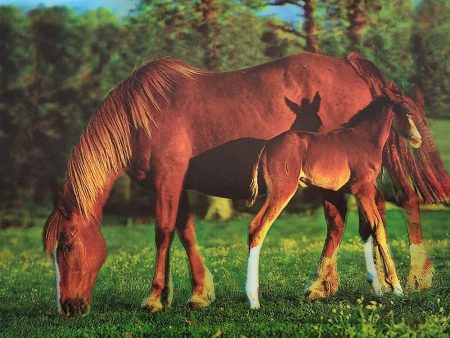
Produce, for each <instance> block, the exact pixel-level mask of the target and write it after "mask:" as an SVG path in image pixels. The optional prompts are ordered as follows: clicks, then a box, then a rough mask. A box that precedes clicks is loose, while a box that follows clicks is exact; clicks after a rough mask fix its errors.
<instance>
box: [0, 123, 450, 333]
mask: <svg viewBox="0 0 450 338" xmlns="http://www.w3.org/2000/svg"><path fill="white" fill-rule="evenodd" d="M430 125H431V128H432V131H433V135H434V138H435V140H436V143H437V146H438V148H439V149H440V151H441V156H442V159H443V161H444V163H445V166H446V168H447V170H449V168H450V143H449V138H448V137H447V136H446V135H447V133H448V130H449V127H450V123H449V122H448V121H445V120H431V121H430ZM436 209H440V211H423V213H422V219H423V234H424V239H425V245H426V247H427V249H428V253H429V254H430V256H431V259H432V261H433V263H434V267H435V277H434V282H433V288H432V289H430V290H427V291H425V292H421V293H416V292H415V293H408V294H406V295H405V296H403V297H401V298H399V297H395V296H394V295H392V294H386V295H384V296H383V297H376V296H375V295H374V294H373V292H372V290H371V288H370V286H369V284H368V283H367V282H366V272H365V265H364V256H363V248H362V245H361V243H360V240H359V237H358V235H357V213H356V211H355V210H352V211H351V212H350V213H349V217H348V220H347V226H346V231H345V236H344V240H343V243H342V246H341V250H340V253H339V263H338V266H339V271H340V272H341V283H340V288H339V291H338V293H337V294H336V295H335V296H334V297H332V298H330V299H325V300H319V301H314V302H310V301H305V300H303V291H304V288H305V287H306V286H307V285H308V283H310V282H311V281H312V278H313V277H314V274H315V269H316V268H317V264H318V261H319V257H320V253H321V250H322V245H323V240H324V238H325V229H326V228H325V221H324V218H323V214H322V211H321V210H320V209H319V211H318V212H317V213H316V214H314V215H312V216H311V215H306V214H299V215H294V214H282V216H281V217H280V219H279V220H278V221H277V222H275V224H274V225H273V227H272V229H271V231H270V233H269V235H268V237H267V240H266V242H265V244H264V247H263V249H262V253H261V276H260V279H261V285H260V288H261V309H260V310H258V311H251V310H249V309H248V306H247V299H246V296H245V294H244V291H243V286H244V281H245V273H246V262H247V246H246V242H247V233H246V230H247V226H248V223H249V221H250V219H251V216H250V215H241V216H240V217H239V218H237V219H234V220H232V221H229V222H224V223H217V222H206V221H202V220H197V228H198V234H199V242H200V245H201V247H202V253H203V256H204V257H205V258H206V263H207V265H208V267H209V268H210V270H211V272H212V273H213V275H214V280H215V286H216V296H217V299H216V302H215V303H213V304H212V305H211V306H210V307H209V308H206V309H202V310H189V309H188V307H187V306H186V304H187V300H188V298H189V295H190V281H189V271H188V265H187V259H186V255H185V253H184V250H183V248H182V246H181V244H180V242H179V240H178V238H175V240H174V246H173V248H172V255H171V267H172V273H173V280H174V293H175V294H174V302H173V306H172V309H170V310H169V311H166V312H163V313H157V314H149V313H145V312H143V311H142V310H141V309H140V304H141V301H142V300H143V298H144V297H145V296H146V294H147V292H148V291H149V288H150V283H151V276H152V272H153V264H154V257H155V247H154V226H153V224H143V225H135V226H128V227H122V226H115V225H113V224H117V223H119V220H118V219H116V218H113V217H106V219H105V222H104V223H105V224H104V226H103V233H104V235H105V237H106V241H107V243H108V250H109V255H108V258H107V260H106V263H105V265H104V266H103V268H102V269H101V270H100V275H99V278H98V280H97V284H96V288H95V292H94V301H93V304H92V309H91V313H90V314H89V315H88V316H86V317H75V318H60V317H58V316H57V315H56V307H55V279H54V271H53V265H52V262H51V260H50V258H48V257H47V256H46V255H44V253H43V252H42V244H41V232H42V225H43V222H45V218H44V216H45V215H46V214H47V212H49V210H47V209H45V208H38V209H37V213H38V214H39V215H36V214H33V215H32V216H33V219H32V222H33V224H35V225H36V226H34V227H32V228H29V229H20V228H9V229H6V230H2V231H0V336H9V337H17V336H39V337H42V336H61V337H64V336H89V337H91V336H118V337H123V336H126V337H132V336H157V337H159V336H180V335H192V336H216V337H217V336H222V335H223V336H241V335H242V336H261V335H271V336H280V335H289V336H314V337H316V336H360V337H374V336H381V335H383V336H393V337H397V336H400V335H403V336H419V337H420V336H431V337H448V333H449V329H448V327H449V318H450V317H449V315H450V285H449V280H450V265H449V240H450V212H449V211H448V209H442V208H436ZM387 216H388V231H389V238H390V240H389V245H390V248H391V250H392V253H393V257H394V259H395V262H396V265H397V269H398V273H399V277H400V280H401V282H402V284H403V285H405V283H406V279H407V276H408V273H409V264H410V263H409V251H408V240H407V235H406V231H405V227H404V217H403V212H402V210H401V209H398V208H396V207H390V208H389V210H388V215H387Z"/></svg>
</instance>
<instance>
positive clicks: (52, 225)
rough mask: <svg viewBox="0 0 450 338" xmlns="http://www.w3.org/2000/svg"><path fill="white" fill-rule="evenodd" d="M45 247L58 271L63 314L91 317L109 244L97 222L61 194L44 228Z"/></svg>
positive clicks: (59, 304) (58, 291) (58, 292)
mask: <svg viewBox="0 0 450 338" xmlns="http://www.w3.org/2000/svg"><path fill="white" fill-rule="evenodd" d="M43 240H44V248H45V250H46V251H47V253H48V254H49V255H50V256H52V258H53V261H54V264H55V272H56V290H57V295H56V303H57V306H58V310H59V313H60V314H61V315H66V316H73V315H76V314H87V313H88V312H89V309H90V303H91V301H92V291H93V288H94V284H95V280H96V277H97V273H98V271H99V270H100V267H101V266H102V264H103V262H104V261H105V258H106V252H107V250H106V243H105V240H104V238H103V236H102V234H101V232H100V224H99V222H98V221H97V220H95V219H87V218H86V217H84V216H83V215H81V213H80V212H79V210H78V208H76V207H75V204H74V202H73V201H72V200H71V199H70V198H67V196H65V195H64V194H62V193H60V194H58V195H57V197H56V199H55V206H54V210H53V212H52V214H51V215H50V217H49V218H48V220H47V223H46V225H45V227H44V234H43Z"/></svg>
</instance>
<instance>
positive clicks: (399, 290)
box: [392, 285, 403, 296]
mask: <svg viewBox="0 0 450 338" xmlns="http://www.w3.org/2000/svg"><path fill="white" fill-rule="evenodd" d="M392 292H393V293H394V295H396V296H403V289H402V287H401V286H400V285H398V286H396V287H393V288H392Z"/></svg>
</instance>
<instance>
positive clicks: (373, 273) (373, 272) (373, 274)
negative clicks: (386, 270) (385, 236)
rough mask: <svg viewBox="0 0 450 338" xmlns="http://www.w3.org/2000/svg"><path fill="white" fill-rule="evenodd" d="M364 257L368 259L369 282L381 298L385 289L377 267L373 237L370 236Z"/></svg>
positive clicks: (365, 244)
mask: <svg viewBox="0 0 450 338" xmlns="http://www.w3.org/2000/svg"><path fill="white" fill-rule="evenodd" d="M364 257H365V259H366V268H367V280H368V282H369V283H370V284H372V287H373V289H374V291H375V294H376V295H378V296H381V295H382V294H383V289H382V288H381V285H380V281H379V279H378V274H377V269H376V267H375V261H374V257H373V242H372V236H369V238H368V239H367V242H366V243H364Z"/></svg>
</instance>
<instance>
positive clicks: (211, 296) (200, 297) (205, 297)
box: [188, 270, 216, 309]
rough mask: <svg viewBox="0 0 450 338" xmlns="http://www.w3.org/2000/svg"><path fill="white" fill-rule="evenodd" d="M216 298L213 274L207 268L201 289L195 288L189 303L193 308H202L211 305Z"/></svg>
mask: <svg viewBox="0 0 450 338" xmlns="http://www.w3.org/2000/svg"><path fill="white" fill-rule="evenodd" d="M215 299H216V294H215V291H214V281H213V276H212V274H211V272H209V270H206V274H205V281H204V284H203V287H202V288H201V290H199V291H196V290H194V291H193V293H192V296H191V298H190V299H189V301H188V305H189V307H190V308H191V309H202V308H205V307H207V306H209V305H210V304H211V303H212V302H214V301H215Z"/></svg>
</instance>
